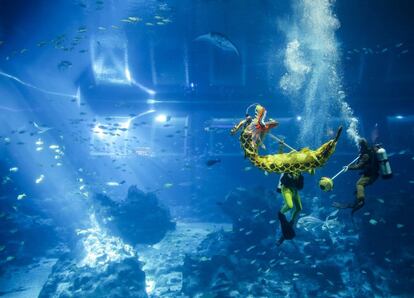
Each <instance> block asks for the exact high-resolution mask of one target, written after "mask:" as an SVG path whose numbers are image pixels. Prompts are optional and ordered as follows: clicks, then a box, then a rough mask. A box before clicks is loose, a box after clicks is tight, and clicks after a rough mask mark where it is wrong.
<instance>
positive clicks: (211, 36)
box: [194, 32, 239, 56]
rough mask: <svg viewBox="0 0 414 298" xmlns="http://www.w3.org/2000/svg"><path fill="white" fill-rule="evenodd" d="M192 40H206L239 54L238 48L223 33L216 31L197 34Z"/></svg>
mask: <svg viewBox="0 0 414 298" xmlns="http://www.w3.org/2000/svg"><path fill="white" fill-rule="evenodd" d="M194 41H197V42H207V43H209V44H211V45H213V46H215V47H217V48H219V49H221V50H223V51H226V52H230V53H234V54H236V55H237V56H239V50H238V49H237V47H236V46H235V44H234V43H233V42H232V41H231V40H230V39H229V38H228V37H227V36H225V35H223V34H221V33H218V32H209V33H207V34H203V35H200V36H198V37H197V38H196V39H194Z"/></svg>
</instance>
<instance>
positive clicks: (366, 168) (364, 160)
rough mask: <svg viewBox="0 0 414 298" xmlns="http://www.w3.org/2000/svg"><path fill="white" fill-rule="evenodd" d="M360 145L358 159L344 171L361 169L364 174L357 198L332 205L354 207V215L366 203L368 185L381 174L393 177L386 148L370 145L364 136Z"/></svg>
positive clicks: (357, 189) (358, 185)
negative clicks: (349, 201) (352, 201)
mask: <svg viewBox="0 0 414 298" xmlns="http://www.w3.org/2000/svg"><path fill="white" fill-rule="evenodd" d="M358 145H359V158H358V160H357V161H356V162H355V163H353V164H351V165H349V166H345V167H344V169H343V170H344V172H346V171H348V170H361V175H362V176H361V178H359V179H358V181H357V183H356V191H355V194H356V199H355V201H354V203H350V204H341V203H338V202H334V203H333V205H332V206H333V207H335V208H339V209H346V208H350V209H352V212H351V214H352V215H353V214H354V213H355V212H356V211H358V210H359V209H361V208H362V207H363V206H364V205H365V187H366V186H368V185H371V184H373V183H374V182H375V181H376V180H377V179H378V177H379V176H380V174H381V176H382V177H383V178H384V179H388V178H391V177H392V171H391V167H390V164H389V161H388V158H387V153H386V151H385V149H384V148H381V146H380V145H375V146H369V144H368V142H367V140H366V139H364V138H361V139H359V141H358Z"/></svg>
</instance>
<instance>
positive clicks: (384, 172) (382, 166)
mask: <svg viewBox="0 0 414 298" xmlns="http://www.w3.org/2000/svg"><path fill="white" fill-rule="evenodd" d="M377 148H378V149H377V150H376V157H377V161H378V166H379V171H380V174H381V177H382V178H383V179H389V178H391V177H392V170H391V165H390V162H389V160H388V156H387V151H386V150H385V149H384V148H382V147H381V146H377Z"/></svg>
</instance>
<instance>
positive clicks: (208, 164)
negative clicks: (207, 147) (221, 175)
mask: <svg viewBox="0 0 414 298" xmlns="http://www.w3.org/2000/svg"><path fill="white" fill-rule="evenodd" d="M220 162H221V159H209V160H207V161H206V166H208V167H211V166H214V165H215V164H218V163H220Z"/></svg>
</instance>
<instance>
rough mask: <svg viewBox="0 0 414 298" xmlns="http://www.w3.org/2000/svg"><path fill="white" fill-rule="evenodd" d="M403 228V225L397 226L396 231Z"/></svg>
mask: <svg viewBox="0 0 414 298" xmlns="http://www.w3.org/2000/svg"><path fill="white" fill-rule="evenodd" d="M404 227H405V226H404V225H403V224H397V229H402V228H404Z"/></svg>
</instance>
